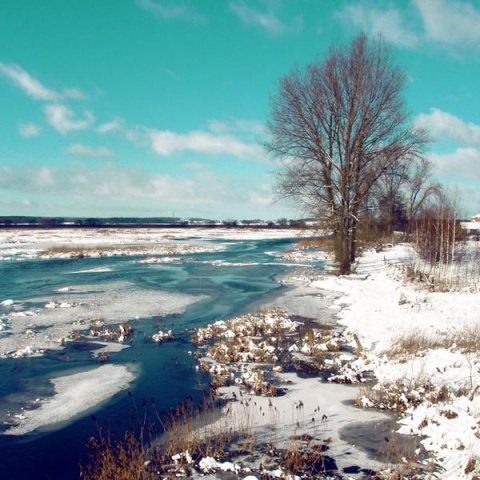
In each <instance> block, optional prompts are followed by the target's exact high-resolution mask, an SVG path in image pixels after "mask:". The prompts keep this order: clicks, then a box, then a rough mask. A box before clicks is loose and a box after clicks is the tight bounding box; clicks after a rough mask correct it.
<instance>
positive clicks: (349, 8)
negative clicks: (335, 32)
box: [336, 2, 419, 47]
mask: <svg viewBox="0 0 480 480" xmlns="http://www.w3.org/2000/svg"><path fill="white" fill-rule="evenodd" d="M336 17H337V18H339V19H340V20H342V21H343V22H344V23H347V22H348V23H352V24H353V25H355V26H357V27H358V28H360V29H361V30H363V31H364V32H368V33H369V34H373V35H382V36H383V38H385V39H386V40H388V41H389V42H392V43H394V44H396V45H401V46H406V47H413V46H415V45H417V43H418V42H419V37H418V35H417V34H416V33H415V31H414V28H413V27H412V26H411V25H409V24H407V22H406V21H405V18H404V17H403V16H402V13H401V11H400V10H399V9H397V8H395V7H394V6H392V5H390V6H388V7H386V8H385V9H381V8H377V6H376V4H374V3H372V2H361V3H360V2H358V3H355V4H350V5H346V6H345V7H344V8H342V9H341V10H340V11H339V12H337V14H336Z"/></svg>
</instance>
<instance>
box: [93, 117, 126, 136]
mask: <svg viewBox="0 0 480 480" xmlns="http://www.w3.org/2000/svg"><path fill="white" fill-rule="evenodd" d="M124 123H125V122H124V120H123V119H121V118H115V119H113V120H112V121H111V122H105V123H102V124H100V125H99V126H98V127H97V129H96V131H97V133H98V134H100V135H105V134H107V133H114V132H119V131H121V130H123V128H124Z"/></svg>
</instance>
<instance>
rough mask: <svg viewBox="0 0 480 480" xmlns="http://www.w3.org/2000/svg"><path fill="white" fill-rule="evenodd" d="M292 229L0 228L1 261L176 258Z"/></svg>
mask: <svg viewBox="0 0 480 480" xmlns="http://www.w3.org/2000/svg"><path fill="white" fill-rule="evenodd" d="M302 235H303V234H302V232H300V231H298V230H295V229H262V228H258V229H256V228H251V229H234V228H211V229H205V228H203V229H202V228H168V229H162V228H141V229H139V228H137V229H136V228H131V229H130V228H120V229H116V228H111V229H106V228H105V229H102V228H95V229H92V228H85V229H84V228H78V229H77V228H75V229H35V230H29V229H17V230H15V229H4V230H2V229H0V261H1V260H17V259H25V258H76V257H81V256H89V257H99V256H119V255H175V254H185V253H195V252H197V253H199V252H205V251H218V250H222V249H223V248H224V247H222V245H221V244H218V243H216V244H213V243H211V242H209V241H211V240H225V241H232V240H252V239H262V238H263V239H267V238H297V237H299V236H302Z"/></svg>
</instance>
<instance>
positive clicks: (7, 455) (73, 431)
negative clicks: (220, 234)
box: [0, 239, 292, 480]
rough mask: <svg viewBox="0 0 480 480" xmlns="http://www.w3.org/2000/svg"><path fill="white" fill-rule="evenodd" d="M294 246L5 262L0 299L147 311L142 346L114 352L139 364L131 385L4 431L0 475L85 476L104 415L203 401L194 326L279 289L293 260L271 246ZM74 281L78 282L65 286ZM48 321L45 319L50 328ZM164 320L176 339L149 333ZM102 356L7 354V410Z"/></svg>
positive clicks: (118, 423) (3, 378)
mask: <svg viewBox="0 0 480 480" xmlns="http://www.w3.org/2000/svg"><path fill="white" fill-rule="evenodd" d="M291 245H292V240H287V239H285V240H256V241H253V240H248V241H239V242H235V243H232V244H230V245H229V246H228V248H227V249H226V250H225V251H223V252H215V253H205V254H195V255H186V256H184V258H183V259H182V261H181V262H178V263H169V264H142V263H139V262H138V261H137V260H139V259H135V258H132V257H121V258H117V257H113V258H99V259H83V260H42V261H40V260H29V261H21V262H8V263H7V262H4V263H3V264H1V265H0V268H1V269H2V272H1V275H0V301H1V300H4V299H7V298H11V299H13V300H15V301H16V302H21V305H22V308H32V309H34V308H36V307H37V308H38V307H39V306H43V305H45V302H48V301H51V300H52V298H54V297H55V296H56V295H58V296H59V297H61V298H62V300H63V299H64V298H67V299H71V300H73V301H74V300H78V299H81V300H82V302H85V300H86V299H88V301H89V302H90V303H95V302H97V303H98V304H100V305H101V307H98V308H99V312H98V315H99V316H103V317H107V318H110V317H112V318H115V319H118V321H121V320H130V319H132V318H135V317H136V316H138V317H139V319H138V320H136V321H135V322H134V323H135V327H136V330H135V345H134V346H133V347H132V348H127V349H124V350H123V351H121V352H118V353H114V354H112V355H111V359H110V361H109V364H110V363H111V364H114V365H116V364H118V365H129V366H134V368H135V372H136V375H137V377H136V380H135V381H134V383H133V384H132V385H131V387H130V388H129V389H128V390H127V391H121V392H119V393H118V394H116V395H115V396H114V397H113V398H111V399H110V400H109V401H107V402H106V403H104V404H102V405H100V406H97V407H96V408H95V409H93V410H92V411H89V412H86V413H85V412H84V413H83V414H82V415H81V416H79V417H78V418H74V419H73V420H72V421H70V422H67V423H65V424H63V425H61V428H58V426H57V427H56V428H57V429H56V430H54V431H48V430H47V431H41V432H34V433H31V434H27V435H21V436H4V435H0V479H19V480H22V479H62V480H65V479H71V478H72V479H73V478H78V474H79V473H78V472H79V469H78V464H79V460H80V459H81V458H83V457H84V455H85V443H86V441H87V439H88V437H89V436H91V435H94V434H95V433H96V429H97V425H98V424H100V425H102V426H106V427H107V428H110V429H112V430H114V431H115V430H116V431H121V430H122V428H124V426H126V425H128V424H129V422H130V418H131V415H132V411H134V409H135V407H136V406H139V405H140V406H141V405H142V404H144V403H151V402H152V401H154V402H155V405H156V409H157V410H158V411H159V412H161V411H168V410H169V409H170V407H174V406H175V405H177V404H178V403H179V402H181V401H183V400H184V399H185V398H186V397H187V395H189V396H191V397H192V398H193V399H194V401H199V400H200V399H201V398H202V395H203V394H204V392H205V391H206V389H207V385H208V378H207V377H205V376H204V375H203V374H201V373H199V372H198V371H197V369H195V359H194V358H193V356H192V355H191V354H190V352H191V351H192V350H193V349H194V347H193V346H192V345H191V343H190V341H189V335H190V331H191V329H192V328H195V327H198V326H202V325H205V324H207V323H210V322H213V321H216V320H219V319H223V318H228V317H231V316H233V315H235V314H238V313H240V312H245V311H247V310H248V308H249V306H250V305H253V304H254V303H255V304H257V305H258V302H259V301H261V299H265V300H267V299H268V297H269V296H270V295H272V294H273V293H274V292H275V291H276V290H277V289H278V288H280V287H279V285H278V284H277V283H275V281H274V279H275V277H276V276H278V275H281V274H282V273H283V272H285V270H286V269H287V268H289V267H287V266H286V265H284V264H283V263H282V262H281V261H279V260H276V257H274V256H272V255H271V254H269V253H267V252H279V251H283V250H286V249H288V248H289V247H291ZM219 261H221V262H224V263H222V264H218V262H219ZM68 285H72V286H74V288H73V289H72V290H71V291H69V292H64V293H61V294H60V293H58V290H59V289H62V288H64V287H65V286H68ZM56 292H57V293H56ZM179 306H180V307H179ZM61 310H63V311H61ZM177 310H180V311H181V312H180V313H178V311H177ZM91 311H92V310H90V314H91ZM72 312H73V309H58V312H57V310H56V311H55V312H53V313H54V314H56V315H59V316H60V315H72V318H74V317H73V315H74V313H72ZM1 313H2V312H1V311H0V314H1ZM50 313H52V312H49V314H50ZM53 313H52V314H53ZM165 313H166V315H165ZM75 315H78V313H76V314H75ZM48 318H55V317H48ZM58 318H60V317H58ZM47 323H48V322H46V323H45V326H44V328H50V326H49V325H47ZM159 325H160V326H164V327H166V328H171V329H172V330H173V331H174V332H175V334H176V338H175V340H173V341H171V342H168V343H163V344H161V345H156V344H154V343H152V342H146V341H145V340H144V336H145V335H151V334H152V333H154V332H155V331H156V329H158V326H159ZM0 335H5V334H0ZM98 365H99V361H98V359H94V358H92V354H91V351H90V348H88V346H83V347H82V346H81V345H76V346H75V345H71V346H69V348H67V349H66V350H63V351H60V352H59V351H52V352H50V353H48V354H47V355H44V356H42V357H39V358H21V359H0V416H1V418H2V419H5V414H6V413H7V412H12V411H18V409H19V408H20V407H21V406H24V405H26V404H28V403H29V402H32V401H34V399H35V398H46V397H48V396H49V395H51V394H52V393H53V392H52V384H51V383H50V382H49V379H50V378H52V377H56V376H59V375H63V374H67V373H68V374H70V373H74V372H77V371H82V370H84V369H85V368H89V367H91V366H98Z"/></svg>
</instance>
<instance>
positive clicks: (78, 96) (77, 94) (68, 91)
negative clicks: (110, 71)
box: [61, 88, 88, 100]
mask: <svg viewBox="0 0 480 480" xmlns="http://www.w3.org/2000/svg"><path fill="white" fill-rule="evenodd" d="M61 96H62V98H71V99H72V100H85V99H87V98H88V95H87V94H86V93H85V92H84V91H82V90H80V89H79V88H64V89H63V91H62V95H61Z"/></svg>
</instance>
